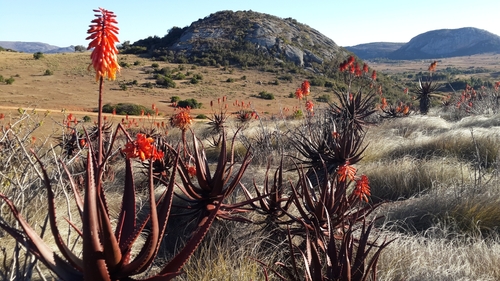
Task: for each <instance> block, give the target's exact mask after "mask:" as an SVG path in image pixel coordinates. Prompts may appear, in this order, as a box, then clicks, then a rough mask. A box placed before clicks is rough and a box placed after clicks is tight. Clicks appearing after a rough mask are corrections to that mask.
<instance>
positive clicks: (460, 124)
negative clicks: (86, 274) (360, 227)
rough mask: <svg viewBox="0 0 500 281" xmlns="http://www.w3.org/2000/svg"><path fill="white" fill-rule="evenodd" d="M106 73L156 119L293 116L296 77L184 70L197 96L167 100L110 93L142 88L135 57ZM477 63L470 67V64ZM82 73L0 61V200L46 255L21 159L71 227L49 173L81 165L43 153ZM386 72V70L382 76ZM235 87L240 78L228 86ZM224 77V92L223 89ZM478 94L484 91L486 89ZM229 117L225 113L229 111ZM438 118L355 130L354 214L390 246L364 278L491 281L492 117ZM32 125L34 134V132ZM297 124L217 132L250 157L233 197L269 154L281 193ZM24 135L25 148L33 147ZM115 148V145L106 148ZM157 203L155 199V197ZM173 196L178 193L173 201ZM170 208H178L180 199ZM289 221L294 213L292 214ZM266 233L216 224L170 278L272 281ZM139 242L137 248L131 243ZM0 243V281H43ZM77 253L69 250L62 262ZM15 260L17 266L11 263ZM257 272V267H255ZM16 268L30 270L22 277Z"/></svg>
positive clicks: (112, 97)
mask: <svg viewBox="0 0 500 281" xmlns="http://www.w3.org/2000/svg"><path fill="white" fill-rule="evenodd" d="M481 60H482V59H481ZM120 61H123V62H126V63H128V64H129V65H130V66H129V67H124V68H123V69H122V72H121V74H120V75H119V76H118V79H117V81H113V82H106V83H105V84H104V85H105V86H106V89H105V92H104V97H105V102H111V103H118V102H125V101H126V102H132V103H137V104H141V105H144V106H147V107H150V106H151V104H155V105H156V106H157V107H159V109H160V114H161V116H160V117H159V118H166V117H168V116H170V115H171V114H173V113H174V109H173V108H172V107H171V105H170V97H172V96H179V97H181V99H187V98H195V99H197V100H198V101H200V102H202V103H203V104H204V106H203V107H202V108H201V109H197V110H193V111H192V115H193V116H195V115H197V114H206V115H209V116H210V112H211V111H210V107H209V104H210V101H212V100H213V101H216V100H217V98H219V97H222V96H227V97H228V103H229V104H231V103H233V102H234V101H235V100H238V101H245V102H248V101H251V103H252V106H253V107H254V108H255V109H256V110H258V112H261V114H262V116H269V117H270V116H271V115H276V116H280V112H281V111H282V109H283V108H284V107H289V108H293V107H294V106H298V105H299V104H298V102H297V100H296V99H292V98H289V97H288V95H289V93H291V92H294V91H295V89H296V88H297V87H298V85H300V83H301V82H302V80H303V78H304V77H300V76H298V77H294V78H293V81H292V82H284V81H281V82H280V83H279V85H272V82H273V81H274V80H276V79H277V77H276V74H269V73H266V72H261V71H258V70H246V71H245V70H240V69H236V68H235V69H231V68H227V69H222V68H214V67H199V66H196V67H192V66H191V65H185V66H183V67H184V70H182V72H187V71H192V72H193V73H200V74H202V75H203V80H202V82H201V83H200V84H196V85H193V84H189V83H188V82H187V80H185V81H176V83H177V85H178V86H177V87H176V88H172V89H164V88H152V89H150V88H146V87H141V86H131V87H129V88H127V90H122V89H121V87H120V85H121V84H123V83H127V82H131V81H133V80H137V81H138V84H139V85H141V84H143V83H147V82H148V81H151V79H150V75H149V74H147V73H146V72H147V70H148V69H150V68H151V64H152V62H151V61H149V60H147V59H144V58H139V57H136V56H120ZM474 61H475V60H474ZM477 61H480V60H479V58H478V60H477ZM490 61H491V63H492V64H496V63H495V62H498V59H496V60H495V58H494V57H490ZM135 62H138V63H136V64H137V65H134V63H135ZM443 63H444V62H443ZM484 63H487V60H484ZM87 64H88V54H81V53H76V54H58V55H45V57H44V58H42V59H40V60H34V59H33V57H32V55H30V54H19V53H6V52H0V75H3V77H4V78H5V77H11V76H12V77H14V79H15V81H14V83H13V84H12V85H0V113H4V114H5V117H4V118H3V119H1V120H0V127H2V128H3V131H2V132H0V148H1V149H3V152H2V154H1V155H0V167H1V169H0V193H3V194H7V195H8V196H9V197H10V198H12V200H13V201H14V202H15V203H16V204H17V205H18V206H19V209H20V211H21V212H22V213H23V215H25V216H26V218H27V220H28V221H29V222H30V223H32V224H33V225H35V229H36V230H37V231H39V232H45V237H46V240H47V241H48V243H49V244H51V245H53V243H54V242H53V240H51V239H50V238H48V237H50V235H49V234H48V232H49V231H48V229H47V227H48V226H47V225H46V223H45V222H44V221H45V213H44V212H40V210H45V209H46V208H47V206H46V205H47V202H46V196H47V194H46V191H44V190H43V189H42V188H41V186H42V181H41V179H40V176H39V173H40V171H39V168H37V167H38V166H37V165H34V164H33V157H32V156H31V154H30V153H29V149H34V150H35V151H37V152H38V154H39V155H41V157H42V162H43V163H44V165H46V167H49V168H48V169H49V171H50V173H51V175H52V176H53V177H52V178H51V179H52V180H53V181H54V182H55V183H58V184H54V186H55V188H54V189H55V192H56V205H57V206H66V204H67V203H69V206H71V208H70V207H68V208H66V207H60V208H58V223H59V224H61V225H65V226H67V223H66V221H65V218H66V217H67V218H69V219H70V220H71V219H72V218H75V217H77V212H75V211H76V210H75V208H74V203H73V202H72V200H71V199H70V198H71V197H70V196H69V195H68V190H69V189H68V186H67V184H66V183H64V182H65V177H64V176H62V174H63V173H62V172H61V171H59V170H58V169H60V167H59V166H58V165H56V164H55V163H56V162H57V159H58V158H64V161H66V163H68V165H69V166H70V167H71V169H72V172H73V173H74V174H75V178H76V179H77V180H78V176H79V175H83V173H82V169H83V168H82V166H81V165H80V164H78V163H79V161H81V158H82V157H81V155H79V154H75V155H72V156H68V155H65V153H64V150H62V149H61V148H60V147H55V148H54V149H53V150H48V149H47V147H48V146H49V144H52V145H53V146H55V145H57V144H58V142H59V141H57V140H55V139H54V138H53V136H58V135H61V133H62V132H66V133H67V131H66V128H65V127H64V126H62V125H61V124H62V120H63V119H64V115H67V114H69V113H72V114H75V115H77V116H79V117H83V116H85V115H88V116H91V117H92V118H94V116H95V113H94V112H93V111H94V109H95V108H94V107H95V101H96V95H97V93H96V89H97V83H95V80H94V77H93V75H92V74H90V73H88V72H87ZM159 64H160V67H166V66H168V67H171V68H177V69H178V68H179V65H174V64H166V63H161V62H160V63H159ZM498 64H499V65H500V62H498ZM481 66H483V65H481ZM374 67H375V68H376V67H378V65H377V64H375V65H374ZM384 67H385V66H384ZM405 67H409V68H408V69H406V68H405V70H404V71H415V72H418V71H421V68H422V66H421V65H419V64H418V63H409V64H408V65H407V66H405ZM456 67H460V68H463V69H467V68H469V67H470V65H467V64H465V62H464V64H457V65H456ZM46 69H50V70H52V71H53V75H43V74H44V72H45V71H46ZM376 69H377V68H376ZM383 70H384V69H381V70H380V71H383ZM400 70H401V69H396V68H390V66H387V71H389V72H390V71H394V72H395V73H396V72H397V71H400ZM424 70H425V69H424ZM243 76H245V79H242V77H243ZM228 78H233V79H234V81H233V82H227V81H228V80H227V79H228ZM261 91H267V92H271V93H274V94H275V96H276V100H272V101H268V100H262V99H259V98H256V97H253V95H257V94H258V93H259V92H261ZM489 91H490V92H491V93H494V90H493V89H489ZM311 92H312V94H313V95H317V96H320V95H322V94H324V93H328V91H327V90H326V89H323V88H317V87H313V88H312V89H311ZM17 108H24V109H28V108H38V109H40V111H39V112H36V111H32V110H26V111H18V110H17ZM232 108H234V110H235V111H236V110H237V109H238V108H239V107H237V106H234V107H232ZM323 109H327V105H326V104H319V105H318V106H317V108H315V111H317V113H318V114H317V115H315V116H314V117H310V118H320V117H321V116H323V115H321V112H322V110H323ZM47 110H49V111H51V113H50V114H49V115H47V116H45V115H44V114H43V113H44V112H46V111H47ZM61 110H64V113H63V112H61ZM452 111H453V106H451V108H448V109H443V108H437V107H436V108H433V109H432V110H431V111H430V113H429V114H428V115H426V116H423V115H419V114H416V113H413V114H410V116H408V117H405V118H390V119H383V118H374V124H372V125H370V126H368V127H367V132H366V135H365V137H364V139H363V146H364V145H367V148H366V150H364V152H363V159H362V160H361V161H359V163H357V164H356V168H357V169H358V170H359V171H362V173H363V174H365V175H366V176H368V178H369V179H370V189H371V196H370V199H369V202H368V203H367V204H368V205H374V204H377V203H379V202H383V204H382V205H381V206H380V207H379V208H378V209H376V213H374V214H373V216H380V217H381V218H380V219H379V220H377V222H376V225H375V229H374V231H373V237H380V238H379V239H382V240H383V239H387V240H392V239H394V241H393V242H392V243H390V244H389V245H388V246H387V248H386V249H384V250H383V251H382V255H381V257H380V260H379V263H378V280H384V281H385V280H387V281H389V280H391V281H392V280H405V281H431V280H450V281H451V280H500V270H499V269H498V266H497V265H498V264H499V263H500V237H499V235H498V234H499V230H498V226H499V225H500V204H499V203H500V199H499V198H500V196H499V195H500V146H499V145H498V143H500V121H499V120H500V115H498V114H497V113H496V114H495V113H492V114H483V115H472V114H464V113H463V112H462V113H461V115H460V116H461V118H457V117H456V116H458V114H457V115H453V113H452ZM379 113H380V112H376V113H375V115H378V114H379ZM63 114H64V115H63ZM452 115H453V116H454V117H453V118H451V116H452ZM108 117H109V118H110V119H111V120H112V121H114V122H116V123H118V122H120V120H121V117H118V116H111V115H108ZM113 118H114V119H113ZM41 120H43V125H42V126H39V124H41V122H40V121H41ZM307 120H308V119H304V120H294V121H292V120H290V119H288V118H284V117H283V116H281V117H279V118H274V119H272V118H262V119H260V120H251V121H249V123H247V125H245V126H242V127H241V128H240V127H239V126H241V124H239V123H238V122H236V121H235V120H230V121H228V124H227V129H226V130H227V131H228V134H229V136H231V137H232V135H233V134H234V132H235V131H237V130H238V128H240V135H239V137H238V138H237V139H236V144H235V151H236V153H235V155H236V156H235V157H236V159H237V161H241V159H242V158H243V156H244V154H245V152H246V150H247V148H248V147H249V144H252V146H253V147H254V148H255V149H254V158H253V160H252V162H251V164H250V166H249V168H248V169H247V171H246V172H245V174H244V175H243V177H242V179H241V183H242V184H243V185H244V186H246V187H247V188H250V187H252V186H253V184H254V183H255V185H256V186H258V187H259V188H262V186H263V185H264V182H265V177H266V168H267V165H268V163H270V165H271V167H272V168H271V174H272V173H274V169H276V167H277V165H278V163H279V159H280V156H281V155H282V154H284V155H286V157H284V165H285V172H284V178H285V179H286V181H287V182H291V183H294V182H295V181H296V180H297V178H299V176H298V175H297V171H295V170H294V169H293V168H294V165H293V164H294V161H296V160H297V159H299V158H300V156H299V154H298V153H297V151H296V150H295V147H294V146H293V145H291V140H292V139H294V138H295V136H296V135H298V134H300V133H301V132H303V130H304V128H310V127H307V126H306V125H305V124H306V123H307V122H308V121H307ZM152 122H153V121H151V120H150V119H147V118H145V119H144V120H143V123H140V124H141V126H140V128H138V129H141V128H142V129H145V128H149V127H148V126H151V123H152ZM56 123H59V124H56ZM82 124H83V126H85V127H87V128H88V127H91V126H92V125H91V123H82ZM82 124H79V126H80V125H82ZM7 128H9V129H11V131H9V130H7ZM138 129H135V130H138ZM209 129H210V128H209V127H208V125H207V124H205V122H196V124H194V126H193V130H194V132H195V133H196V135H197V136H198V137H200V138H201V139H202V142H203V144H204V145H205V152H206V155H207V158H208V159H210V161H211V162H210V165H211V167H213V166H215V165H216V161H217V157H219V154H218V150H217V149H218V148H217V147H213V146H211V144H210V142H209V140H210V137H211V136H212V134H211V133H210V132H209ZM301 130H302V131H301ZM134 132H135V131H134ZM32 136H37V139H36V140H34V139H33V138H32ZM66 137H67V136H66ZM7 138H9V139H10V140H11V144H12V145H9V146H8V150H7V146H6V145H5V144H7V141H6V140H7ZM168 139H169V140H170V141H171V142H172V143H179V142H180V141H181V139H182V138H181V132H180V130H178V129H176V128H168ZM189 141H191V140H189ZM124 142H125V141H124V140H123V139H121V140H119V145H123V143H124ZM2 145H5V146H2ZM116 158H118V159H121V158H119V157H116ZM136 165H137V167H136V168H139V167H140V165H139V163H136ZM236 167H239V166H238V165H236ZM124 170H125V169H124V167H123V165H121V164H119V161H117V159H115V158H113V159H112V162H111V164H110V166H109V170H107V173H106V175H105V181H106V193H107V198H108V204H109V205H110V206H111V208H110V210H109V213H110V215H111V217H113V218H116V217H117V213H118V212H119V208H120V201H119V200H118V199H119V198H120V196H121V191H122V189H121V188H122V184H123V180H122V179H123V178H124V177H123V175H124ZM82 181H83V180H82ZM136 183H137V185H138V187H139V189H138V191H137V193H138V198H139V200H138V203H137V207H138V209H139V210H140V211H139V215H138V216H139V217H144V216H145V215H146V211H145V210H146V209H147V192H146V190H145V189H141V188H144V186H145V178H144V177H143V176H142V177H139V178H138V179H137V181H136ZM161 191H162V190H161V189H158V190H156V192H157V193H158V194H157V195H159V194H160V192H161ZM176 192H177V193H180V191H179V190H178V189H177V190H176ZM243 198H244V194H243V191H242V189H241V187H238V188H237V189H236V191H235V193H234V194H233V195H232V196H231V198H229V199H228V201H241V200H243ZM175 203H176V204H182V201H175ZM176 211H178V212H180V210H176ZM292 212H294V214H296V212H297V210H292ZM0 217H2V218H7V219H8V218H9V215H8V212H7V208H6V205H5V204H3V205H1V208H0ZM245 217H246V218H248V219H251V220H254V221H258V220H261V219H262V218H263V215H261V214H256V213H254V212H252V213H250V214H246V215H245ZM113 224H116V222H113ZM193 228H196V217H193V216H174V217H172V218H171V222H170V223H169V225H168V229H167V236H166V242H164V244H162V246H161V249H160V252H159V253H160V254H159V257H160V261H159V262H158V263H157V264H156V263H155V264H154V266H153V267H152V268H150V269H149V270H148V272H147V273H146V274H151V273H154V272H155V271H158V268H159V267H160V265H159V264H160V263H161V261H163V260H169V259H170V258H171V257H172V256H173V255H174V252H175V249H177V246H178V245H179V244H182V243H184V242H185V238H186V235H187V234H189V233H191V231H192V229H193ZM66 229H67V233H65V234H64V235H63V236H64V239H67V240H68V241H70V240H71V241H73V240H74V237H75V236H76V235H75V232H74V231H72V230H71V227H69V226H68V227H67V228H66ZM279 229H280V228H279V227H277V226H276V225H268V224H262V225H257V224H249V223H242V222H235V221H225V220H222V219H221V220H216V221H215V222H214V224H213V225H212V227H211V228H210V230H209V233H208V236H207V237H206V238H205V239H204V240H203V242H202V244H201V245H200V247H199V248H198V249H197V250H196V252H195V253H194V255H193V256H192V257H191V259H190V260H189V262H188V263H187V264H186V265H185V267H184V272H185V273H184V274H183V275H181V276H179V277H177V278H176V279H175V280H207V281H209V280H265V272H266V270H267V272H268V273H269V275H270V279H271V280H279V279H278V278H277V277H276V276H275V275H273V274H272V273H270V272H269V268H276V267H273V264H275V263H276V262H282V263H284V264H287V265H290V264H291V261H290V256H289V255H288V253H287V251H288V244H287V243H288V242H287V239H286V235H284V233H283V232H279V231H278V230H279ZM141 239H144V240H145V238H144V237H141ZM0 241H1V243H0V244H1V245H0V250H1V251H0V261H5V262H3V263H0V271H1V272H3V273H2V274H3V275H0V276H2V277H5V278H7V277H12V276H17V278H18V279H20V280H22V277H21V275H22V274H23V273H26V272H27V271H31V272H33V274H32V276H33V280H43V278H46V279H51V278H54V276H52V275H51V274H50V273H49V272H48V271H47V270H46V269H45V268H44V266H43V265H42V264H41V263H40V262H38V263H36V262H35V259H34V257H33V256H30V255H25V254H24V253H25V252H24V250H23V249H22V247H19V245H16V243H15V242H14V240H13V239H12V238H11V237H10V236H8V235H7V234H6V233H5V232H3V231H0ZM80 246H81V243H80V242H78V239H76V242H75V243H74V247H75V249H76V252H78V249H79V247H80ZM54 248H55V246H54ZM134 254H135V255H136V254H137V251H135V252H134ZM16 258H17V262H18V263H17V264H16V263H11V261H12V260H16ZM258 261H260V263H259V262H258ZM261 263H263V264H267V265H269V267H263V266H262V264H261ZM24 265H33V266H34V267H33V268H29V269H28V270H26V268H24V269H23V266H24ZM30 276H31V275H30ZM299 280H300V279H299Z"/></svg>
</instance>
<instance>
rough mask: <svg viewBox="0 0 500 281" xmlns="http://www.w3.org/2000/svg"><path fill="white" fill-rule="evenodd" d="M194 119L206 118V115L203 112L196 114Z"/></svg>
mask: <svg viewBox="0 0 500 281" xmlns="http://www.w3.org/2000/svg"><path fill="white" fill-rule="evenodd" d="M195 118H196V119H208V117H207V116H206V115H205V114H198V115H196V117H195Z"/></svg>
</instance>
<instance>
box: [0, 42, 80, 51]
mask: <svg viewBox="0 0 500 281" xmlns="http://www.w3.org/2000/svg"><path fill="white" fill-rule="evenodd" d="M0 46H1V47H2V48H4V49H11V50H14V51H18V52H24V53H36V52H42V53H47V54H50V53H68V52H74V51H75V47H74V46H69V47H63V48H61V47H58V46H53V45H49V44H46V43H40V42H19V41H0Z"/></svg>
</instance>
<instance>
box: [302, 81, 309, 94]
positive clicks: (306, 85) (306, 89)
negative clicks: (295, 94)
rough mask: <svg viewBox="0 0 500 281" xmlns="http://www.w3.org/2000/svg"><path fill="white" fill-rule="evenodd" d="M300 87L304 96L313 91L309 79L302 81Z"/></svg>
mask: <svg viewBox="0 0 500 281" xmlns="http://www.w3.org/2000/svg"><path fill="white" fill-rule="evenodd" d="M300 89H301V90H302V93H303V94H304V96H308V95H309V94H310V93H311V85H310V84H309V81H307V80H305V81H304V82H302V85H301V86H300Z"/></svg>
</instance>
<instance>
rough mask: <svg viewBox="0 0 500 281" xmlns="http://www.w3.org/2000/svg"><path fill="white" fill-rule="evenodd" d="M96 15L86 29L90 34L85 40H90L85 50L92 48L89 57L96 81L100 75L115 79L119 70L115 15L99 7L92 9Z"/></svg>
mask: <svg viewBox="0 0 500 281" xmlns="http://www.w3.org/2000/svg"><path fill="white" fill-rule="evenodd" d="M94 12H97V13H100V14H96V15H95V16H96V17H97V18H96V19H94V20H93V21H92V24H91V25H90V28H89V30H88V31H87V33H88V34H90V36H88V37H87V38H86V40H92V41H91V42H90V43H89V46H88V47H87V50H90V49H94V50H93V51H92V54H91V55H90V58H91V60H92V63H91V64H90V65H89V68H90V66H92V67H93V68H94V70H95V72H96V81H97V80H99V78H101V77H107V78H108V79H109V80H115V79H116V72H117V71H120V65H119V64H118V59H117V54H118V49H117V48H116V43H118V42H119V40H118V37H117V36H116V35H117V34H118V27H116V24H117V23H118V22H117V21H116V19H115V18H116V15H115V14H114V13H113V12H111V11H108V10H105V9H102V8H99V10H94Z"/></svg>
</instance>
